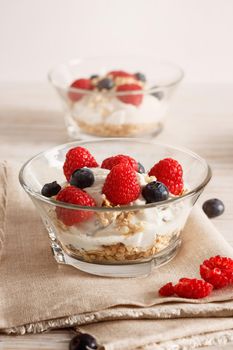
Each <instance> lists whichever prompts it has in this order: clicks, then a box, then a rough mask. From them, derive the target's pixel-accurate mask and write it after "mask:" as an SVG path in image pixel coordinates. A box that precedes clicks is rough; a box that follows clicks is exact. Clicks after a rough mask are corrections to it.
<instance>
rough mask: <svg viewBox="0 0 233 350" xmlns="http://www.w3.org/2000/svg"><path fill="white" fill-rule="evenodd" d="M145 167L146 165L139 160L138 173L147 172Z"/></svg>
mask: <svg viewBox="0 0 233 350" xmlns="http://www.w3.org/2000/svg"><path fill="white" fill-rule="evenodd" d="M145 172H146V171H145V168H144V166H143V165H142V164H141V163H140V162H138V173H140V174H145Z"/></svg>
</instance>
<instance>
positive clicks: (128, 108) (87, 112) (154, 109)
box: [73, 94, 167, 125]
mask: <svg viewBox="0 0 233 350" xmlns="http://www.w3.org/2000/svg"><path fill="white" fill-rule="evenodd" d="M166 112H167V103H166V102H164V101H163V102H162V101H160V100H159V99H157V98H156V97H154V96H151V95H144V97H143V102H142V103H141V105H140V106H138V107H137V106H134V105H132V104H127V103H123V102H121V101H120V100H119V99H118V98H116V97H112V98H107V97H106V98H103V97H102V95H100V94H99V95H98V94H96V95H95V96H85V97H84V98H82V100H81V101H78V102H76V103H75V104H74V106H73V116H74V118H77V120H80V121H83V122H85V123H90V124H99V123H104V124H111V125H122V124H146V123H157V122H158V121H160V120H161V118H162V117H163V116H164V115H165V113H166Z"/></svg>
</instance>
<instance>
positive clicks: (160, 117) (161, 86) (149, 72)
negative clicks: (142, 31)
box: [48, 57, 183, 140]
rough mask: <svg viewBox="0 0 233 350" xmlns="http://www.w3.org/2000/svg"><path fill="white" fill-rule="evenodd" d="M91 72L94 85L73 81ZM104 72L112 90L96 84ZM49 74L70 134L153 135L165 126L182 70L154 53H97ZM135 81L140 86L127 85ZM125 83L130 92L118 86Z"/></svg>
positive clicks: (88, 75)
mask: <svg viewBox="0 0 233 350" xmlns="http://www.w3.org/2000/svg"><path fill="white" fill-rule="evenodd" d="M115 70H117V71H118V70H121V71H125V72H128V73H130V76H129V77H124V76H123V77H122V76H121V77H119V76H117V77H116V78H114V77H113V75H111V72H112V71H115ZM109 72H110V74H108V73H109ZM115 72H116V71H115ZM137 72H141V73H143V75H145V77H146V82H142V80H143V79H144V78H140V79H142V80H138V79H136V80H135V76H134V74H135V73H137ZM118 74H119V73H118ZM93 75H94V76H96V75H97V76H98V78H93V79H91V84H93V86H92V88H91V87H89V90H87V89H84V88H77V87H71V84H72V83H73V82H74V81H75V80H77V79H81V78H85V79H89V78H90V77H91V76H93ZM103 77H108V78H110V83H111V82H113V83H112V84H113V87H112V88H111V89H109V90H108V89H106V88H101V89H100V88H97V86H99V85H98V84H99V81H100V80H101V79H102V78H103ZM48 78H49V81H50V82H51V83H52V85H53V86H54V88H55V89H56V91H57V92H58V94H59V96H60V97H61V99H62V101H63V105H64V109H65V123H66V127H67V131H68V134H69V136H70V137H71V138H72V139H76V140H77V139H80V138H82V137H85V139H87V138H89V139H91V138H93V137H94V138H96V137H141V136H144V135H152V136H154V135H156V134H157V133H158V132H159V131H160V130H161V129H162V127H163V124H164V117H165V115H166V113H167V110H168V107H169V104H170V101H171V96H172V94H173V92H174V91H175V89H176V87H177V86H178V84H179V82H180V81H181V80H182V78H183V71H182V69H181V68H179V67H178V66H176V65H175V64H172V63H167V62H160V61H157V60H156V59H155V58H153V57H141V58H139V57H128V58H124V57H114V58H110V57H105V58H100V57H99V58H86V59H77V60H73V61H70V62H68V63H66V64H61V65H59V66H57V67H55V68H54V69H52V70H51V71H50V72H49V75H48ZM132 83H133V84H135V83H136V85H138V84H139V85H141V90H140V91H139V90H136V91H135V90H132V85H129V84H132ZM125 84H126V85H128V88H127V91H125V90H123V91H122V90H121V88H119V85H121V87H122V85H125ZM130 86H131V87H130ZM105 87H106V86H105ZM124 89H125V88H124Z"/></svg>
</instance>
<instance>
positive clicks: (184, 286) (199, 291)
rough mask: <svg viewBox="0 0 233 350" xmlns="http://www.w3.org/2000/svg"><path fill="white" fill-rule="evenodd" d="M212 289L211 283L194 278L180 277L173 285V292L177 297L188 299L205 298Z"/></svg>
mask: <svg viewBox="0 0 233 350" xmlns="http://www.w3.org/2000/svg"><path fill="white" fill-rule="evenodd" d="M212 290H213V286H212V284H210V283H207V282H205V281H203V280H198V279H196V278H192V279H191V278H181V279H180V280H179V282H178V283H177V284H176V285H175V286H174V291H175V294H176V295H178V297H181V298H189V299H200V298H205V297H207V295H209V294H210V293H211V292H212Z"/></svg>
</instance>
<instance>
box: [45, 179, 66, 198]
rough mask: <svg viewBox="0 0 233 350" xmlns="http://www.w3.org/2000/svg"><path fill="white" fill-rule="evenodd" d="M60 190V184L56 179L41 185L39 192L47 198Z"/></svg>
mask: <svg viewBox="0 0 233 350" xmlns="http://www.w3.org/2000/svg"><path fill="white" fill-rule="evenodd" d="M60 190H61V186H60V185H59V184H58V183H57V181H53V182H50V183H48V184H45V185H44V186H43V188H42V190H41V194H42V195H43V196H45V197H48V198H49V197H52V196H56V195H57V194H58V192H59V191H60Z"/></svg>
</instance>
